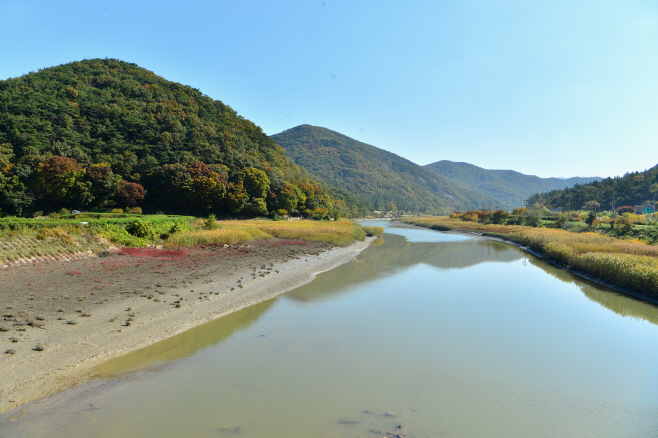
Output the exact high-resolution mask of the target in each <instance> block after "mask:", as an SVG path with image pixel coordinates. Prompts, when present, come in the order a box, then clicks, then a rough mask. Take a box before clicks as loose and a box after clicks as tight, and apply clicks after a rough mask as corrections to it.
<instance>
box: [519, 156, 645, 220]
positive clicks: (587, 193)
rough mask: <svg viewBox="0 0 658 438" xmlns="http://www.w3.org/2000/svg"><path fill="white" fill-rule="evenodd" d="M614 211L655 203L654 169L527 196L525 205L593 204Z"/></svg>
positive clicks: (565, 206) (562, 205)
mask: <svg viewBox="0 0 658 438" xmlns="http://www.w3.org/2000/svg"><path fill="white" fill-rule="evenodd" d="M613 195H614V198H615V207H621V206H634V205H641V204H645V203H646V204H653V202H654V201H655V200H658V165H655V166H653V167H652V168H651V169H648V170H645V171H644V172H631V173H627V174H626V175H624V176H621V177H615V178H605V179H601V180H596V181H592V182H590V183H587V184H579V185H575V186H574V187H571V188H568V189H562V190H552V191H549V192H545V193H538V194H536V195H534V196H531V197H530V199H529V202H531V203H536V202H540V203H542V204H544V205H547V206H550V207H564V208H569V207H570V208H571V209H579V208H582V207H583V206H585V203H587V202H590V201H596V202H597V203H599V204H600V209H601V210H610V209H611V207H612V198H613Z"/></svg>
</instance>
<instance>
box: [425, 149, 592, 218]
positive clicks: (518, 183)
mask: <svg viewBox="0 0 658 438" xmlns="http://www.w3.org/2000/svg"><path fill="white" fill-rule="evenodd" d="M425 168H427V169H430V170H432V171H434V172H436V173H437V174H439V175H442V176H445V177H447V178H452V179H454V180H455V181H457V182H459V183H460V184H462V185H464V186H466V187H468V188H470V189H473V190H477V191H480V192H482V193H486V194H487V195H490V196H493V197H495V198H498V199H500V200H501V202H502V204H501V206H502V207H505V208H513V207H522V206H523V205H524V201H525V200H526V199H527V198H528V197H529V196H531V195H534V194H536V193H540V192H546V191H549V190H556V189H563V188H565V187H573V186H574V185H576V184H585V183H588V182H591V181H594V180H596V179H600V178H597V177H586V178H580V177H575V178H568V179H561V178H540V177H538V176H534V175H524V174H523V173H519V172H515V171H513V170H488V169H483V168H481V167H478V166H474V165H472V164H468V163H456V162H453V161H448V160H442V161H437V162H436V163H432V164H427V165H426V166H425Z"/></svg>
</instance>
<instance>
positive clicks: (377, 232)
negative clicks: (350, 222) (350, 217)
mask: <svg viewBox="0 0 658 438" xmlns="http://www.w3.org/2000/svg"><path fill="white" fill-rule="evenodd" d="M363 231H365V233H366V236H368V237H372V236H377V237H381V236H382V235H383V234H384V228H382V227H368V226H365V227H363Z"/></svg>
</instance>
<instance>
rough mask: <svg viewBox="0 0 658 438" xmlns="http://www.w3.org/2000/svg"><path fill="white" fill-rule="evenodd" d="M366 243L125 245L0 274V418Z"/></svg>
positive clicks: (296, 281) (348, 256) (291, 283)
mask: <svg viewBox="0 0 658 438" xmlns="http://www.w3.org/2000/svg"><path fill="white" fill-rule="evenodd" d="M373 239H374V238H367V239H366V240H365V241H363V242H357V243H354V244H352V245H351V246H348V247H344V248H339V247H334V246H332V245H330V244H327V243H318V242H310V241H303V240H282V239H272V240H263V241H254V242H251V243H249V244H246V245H207V246H201V247H195V248H183V249H178V250H163V249H156V248H143V249H138V248H132V249H127V250H123V251H120V252H111V253H106V254H104V256H101V257H91V258H84V259H79V260H71V261H51V262H43V263H36V264H27V265H23V266H12V267H9V268H4V269H0V315H1V317H0V413H2V412H6V411H9V410H11V409H14V408H16V407H17V406H20V405H21V404H24V403H27V402H29V401H32V400H35V399H38V398H41V397H44V396H47V395H50V394H53V393H56V392H59V391H61V390H63V389H66V388H68V387H71V386H74V385H76V384H77V383H79V382H81V381H84V380H86V379H88V378H89V377H90V370H91V368H93V367H94V366H95V365H97V364H99V363H101V362H104V361H106V360H109V359H111V358H114V357H117V356H120V355H123V354H126V353H129V352H131V351H134V350H137V349H140V348H143V347H145V346H147V345H150V344H152V343H155V342H158V341H160V340H163V339H166V338H169V337H171V336H174V335H177V334H178V333H181V332H183V331H185V330H187V329H190V328H192V327H195V326H197V325H200V324H203V323H205V322H208V321H211V320H213V319H216V318H219V317H221V316H223V315H227V314H229V313H231V312H234V311H237V310H240V309H243V308H245V307H248V306H250V305H253V304H256V303H258V302H262V301H265V300H268V299H270V298H273V297H274V296H276V295H279V294H281V293H283V292H286V291H288V290H291V289H294V288H296V287H299V286H301V285H302V284H305V283H307V282H309V281H311V280H312V279H313V278H314V277H315V274H318V273H320V272H324V271H327V270H329V269H332V268H334V267H336V266H338V265H340V264H343V263H346V262H348V261H350V260H352V259H353V258H354V257H355V256H356V255H357V254H358V253H359V252H361V251H362V250H363V249H365V248H366V247H367V246H368V245H369V243H370V242H371V241H372V240H373Z"/></svg>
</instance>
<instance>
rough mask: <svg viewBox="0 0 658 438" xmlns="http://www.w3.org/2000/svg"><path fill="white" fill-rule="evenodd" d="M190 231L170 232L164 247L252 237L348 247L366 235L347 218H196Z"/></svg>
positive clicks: (245, 240)
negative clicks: (209, 224)
mask: <svg viewBox="0 0 658 438" xmlns="http://www.w3.org/2000/svg"><path fill="white" fill-rule="evenodd" d="M192 225H193V229H192V230H191V231H185V232H181V233H177V234H174V235H172V236H171V237H170V238H169V239H167V241H166V242H165V246H166V247H171V248H175V247H185V246H195V245H208V244H220V243H226V244H234V243H245V242H250V241H252V240H265V239H272V238H278V239H287V240H295V241H299V240H311V241H315V242H326V243H331V244H333V245H337V246H348V245H350V244H352V243H354V242H355V241H357V240H363V239H364V238H365V237H366V231H364V229H363V228H362V227H361V226H360V225H359V224H358V223H356V222H353V221H351V220H349V219H341V220H338V221H308V220H299V221H268V220H257V221H216V222H214V224H213V226H212V227H211V228H209V227H208V226H207V224H206V221H205V220H197V221H195V222H194V223H193V224H192Z"/></svg>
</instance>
